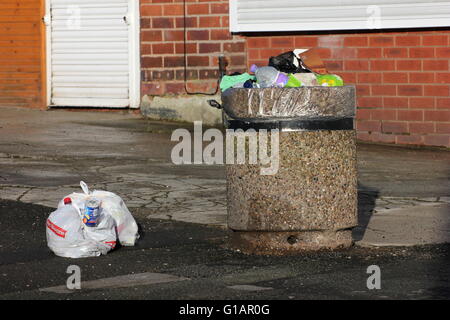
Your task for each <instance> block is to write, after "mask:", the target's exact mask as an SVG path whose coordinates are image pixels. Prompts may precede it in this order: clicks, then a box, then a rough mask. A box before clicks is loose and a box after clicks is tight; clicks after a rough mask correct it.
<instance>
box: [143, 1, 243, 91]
mask: <svg viewBox="0 0 450 320" xmlns="http://www.w3.org/2000/svg"><path fill="white" fill-rule="evenodd" d="M140 1H141V68H142V72H141V73H142V95H143V96H144V95H150V96H155V95H166V94H185V93H186V91H185V84H184V63H185V62H184V61H185V58H184V29H183V26H184V5H183V1H182V0H140ZM228 11H229V8H228V0H186V13H187V14H186V16H187V20H186V21H187V23H186V27H187V30H186V39H187V46H186V48H187V50H186V51H187V58H186V64H187V78H188V81H187V90H188V91H189V92H204V93H212V92H214V91H215V89H216V87H217V79H218V77H219V72H218V56H219V55H221V54H224V55H225V56H226V58H227V59H228V62H229V67H228V71H229V72H232V71H243V70H245V69H246V54H245V51H246V49H245V39H244V38H242V37H239V36H232V35H231V34H230V32H229V23H228V21H229V17H228Z"/></svg>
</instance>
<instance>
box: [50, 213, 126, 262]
mask: <svg viewBox="0 0 450 320" xmlns="http://www.w3.org/2000/svg"><path fill="white" fill-rule="evenodd" d="M83 208H84V207H83ZM98 221H99V223H98V225H97V226H96V227H88V226H86V225H85V224H84V223H83V222H82V217H81V214H80V210H79V208H77V207H76V206H73V205H72V204H68V205H64V206H63V207H60V208H58V209H57V210H56V211H54V212H52V213H51V214H50V216H49V217H48V219H47V228H46V230H47V245H48V247H49V248H50V249H51V250H52V251H53V252H54V253H55V254H56V255H57V256H60V257H65V258H86V257H97V256H100V255H102V254H107V253H108V252H109V251H110V250H112V249H113V248H114V247H115V246H116V241H117V235H116V224H115V222H114V219H113V218H112V217H111V215H110V214H108V213H107V212H106V210H100V211H99V220H98Z"/></svg>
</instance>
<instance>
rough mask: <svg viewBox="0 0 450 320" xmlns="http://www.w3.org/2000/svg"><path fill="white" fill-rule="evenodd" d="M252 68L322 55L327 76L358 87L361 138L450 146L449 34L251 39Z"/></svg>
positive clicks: (334, 35) (395, 33) (263, 37)
mask: <svg viewBox="0 0 450 320" xmlns="http://www.w3.org/2000/svg"><path fill="white" fill-rule="evenodd" d="M247 47H248V65H251V64H252V63H256V64H260V65H266V64H267V59H268V58H269V57H270V56H273V55H278V54H279V53H282V52H285V51H289V50H292V48H313V47H317V48H319V50H320V55H321V57H322V59H323V60H324V61H325V63H326V64H327V67H328V69H329V71H331V72H333V73H336V74H339V75H341V76H342V77H343V78H344V81H345V82H346V83H347V84H355V85H356V88H357V95H358V99H357V104H358V110H357V130H358V138H359V139H361V140H366V141H373V142H385V143H397V144H412V145H429V146H445V147H450V69H449V67H450V65H449V64H450V63H449V61H450V31H449V30H439V31H413V30H411V31H408V32H385V33H342V34H320V35H317V34H310V35H305V34H302V35H299V34H292V35H280V36H270V37H268V36H257V35H255V36H248V37H247Z"/></svg>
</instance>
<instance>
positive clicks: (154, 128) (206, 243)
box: [0, 108, 450, 299]
mask: <svg viewBox="0 0 450 320" xmlns="http://www.w3.org/2000/svg"><path fill="white" fill-rule="evenodd" d="M179 127H183V128H188V129H192V126H191V125H187V124H180V123H162V122H155V121H149V120H144V119H141V118H140V117H139V116H136V115H133V114H129V113H126V112H116V113H114V112H111V113H105V112H68V111H63V110H53V111H47V112H43V111H35V110H23V109H14V108H11V109H8V108H6V109H5V110H4V112H3V114H2V117H1V118H0V230H2V232H3V236H2V237H1V238H0V298H1V299H105V298H107V299H115V298H117V299H124V298H127V299H336V298H337V299H391V298H401V299H448V298H449V297H450V289H449V288H450V285H449V280H448V279H450V277H449V270H448V265H449V264H448V262H449V256H450V255H449V245H448V244H445V243H442V244H438V243H441V242H447V241H440V240H442V239H444V237H445V235H448V234H449V232H448V231H449V230H450V229H449V221H450V219H449V217H448V214H449V210H448V204H449V199H450V153H449V152H448V151H445V150H443V151H440V150H418V149H405V148H398V147H386V146H377V145H367V144H360V145H359V146H358V170H359V177H358V178H359V196H358V198H359V208H358V209H359V215H360V226H359V227H358V228H357V229H359V230H355V238H356V240H359V241H361V246H355V247H354V248H352V249H351V250H347V251H338V252H321V253H316V254H302V255H299V256H294V257H281V258H280V257H277V258H271V257H255V256H245V255H242V254H240V253H239V252H234V251H231V250H228V249H227V248H226V244H227V241H226V240H227V236H228V231H227V230H226V228H225V226H226V198H225V174H224V169H223V167H221V166H206V165H190V166H175V165H173V164H172V163H171V161H170V150H171V147H172V146H173V145H174V144H175V142H171V141H170V135H171V133H172V131H173V130H174V129H176V128H179ZM80 180H83V181H85V182H87V183H88V184H89V186H90V187H91V188H92V189H102V190H108V191H112V192H115V193H117V194H119V195H120V196H121V197H122V198H123V199H124V200H125V202H126V204H127V206H128V207H129V208H130V210H131V211H132V212H133V214H134V215H135V217H136V219H137V221H138V222H139V223H140V225H141V230H142V233H143V237H142V239H141V240H140V241H139V243H138V245H137V246H136V247H133V248H120V249H118V250H115V251H114V252H111V253H110V254H108V255H107V256H103V257H101V258H90V259H82V260H68V259H63V258H58V257H56V256H54V255H53V254H52V253H51V252H50V251H49V250H48V248H47V246H46V242H45V229H44V225H45V223H44V222H45V219H46V217H47V216H48V214H49V213H50V212H51V211H52V210H53V208H54V207H56V204H57V203H58V201H59V200H60V199H61V198H62V197H63V196H65V195H67V194H69V193H72V192H75V191H79V190H80V189H79V181H80ZM395 216H397V217H399V218H398V219H400V220H392V219H393V218H392V217H395ZM411 216H413V218H411ZM405 218H406V219H407V220H401V219H405ZM386 219H388V220H386ZM411 219H416V220H411ZM427 219H428V220H427ZM386 221H388V222H386ZM390 221H397V222H401V223H402V224H400V225H398V229H396V230H386V233H385V234H382V235H381V236H384V235H388V236H390V235H395V234H397V233H399V232H400V231H402V230H400V231H399V229H408V228H409V229H410V230H411V232H412V233H417V231H416V230H415V229H414V228H415V227H416V226H417V225H420V222H421V221H422V222H427V221H428V222H429V223H428V222H427V223H428V224H429V226H431V227H430V229H429V230H428V231H427V232H428V233H427V234H430V235H437V238H436V239H435V238H433V237H432V236H430V235H428V236H427V237H429V238H427V237H425V238H426V241H423V243H424V245H419V246H417V244H421V243H422V242H421V239H413V242H412V243H409V244H406V243H405V244H404V245H401V246H396V247H392V246H389V245H388V246H384V247H370V246H363V244H364V243H366V244H368V243H371V242H377V241H382V240H383V239H381V236H380V237H378V238H377V234H376V233H371V232H370V230H369V227H368V224H369V223H374V228H375V229H376V227H377V226H378V225H381V226H385V225H386V224H389V223H390ZM404 221H414V224H412V225H411V226H408V225H407V224H404ZM416 221H418V222H417V223H416ZM377 223H378V225H377ZM405 225H406V228H405V227H404V226H405ZM420 229H421V230H420V231H421V232H422V231H423V230H422V229H424V228H420ZM389 232H391V233H389ZM425 238H424V239H425ZM394 240H395V239H394ZM400 240H404V237H403V238H402V239H400ZM425 243H437V244H425ZM388 244H389V243H388ZM406 245H408V246H406ZM71 264H77V265H79V266H80V267H81V270H82V277H83V281H85V280H94V279H101V278H107V277H113V276H120V275H127V274H137V273H142V272H154V273H164V274H171V275H175V276H180V277H185V278H189V281H186V282H184V281H180V282H171V283H164V284H152V285H146V286H139V287H129V288H112V289H111V288H109V289H107V290H106V289H96V290H82V291H81V292H73V293H70V294H57V293H49V292H42V291H40V290H39V289H40V288H46V287H52V286H58V285H64V284H65V281H66V279H67V277H68V274H66V269H67V266H69V265H71ZM372 264H376V265H379V266H380V268H381V274H382V289H381V290H368V289H367V287H366V280H367V277H368V274H367V273H366V271H367V267H368V266H369V265H372ZM239 285H244V286H255V287H256V288H254V290H244V289H242V288H245V287H242V288H241V289H236V288H239V287H235V286H239ZM258 288H263V289H267V290H263V289H258ZM247 289H248V288H247Z"/></svg>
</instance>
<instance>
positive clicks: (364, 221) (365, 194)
mask: <svg viewBox="0 0 450 320" xmlns="http://www.w3.org/2000/svg"><path fill="white" fill-rule="evenodd" d="M379 194H380V193H379V191H378V190H377V189H375V188H371V187H366V186H364V185H362V184H360V183H358V227H356V228H354V229H353V240H354V241H360V240H362V239H363V237H364V233H365V232H366V229H367V226H368V225H369V221H370V218H371V217H372V214H373V210H374V209H375V201H376V199H377V198H378V196H379Z"/></svg>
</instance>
